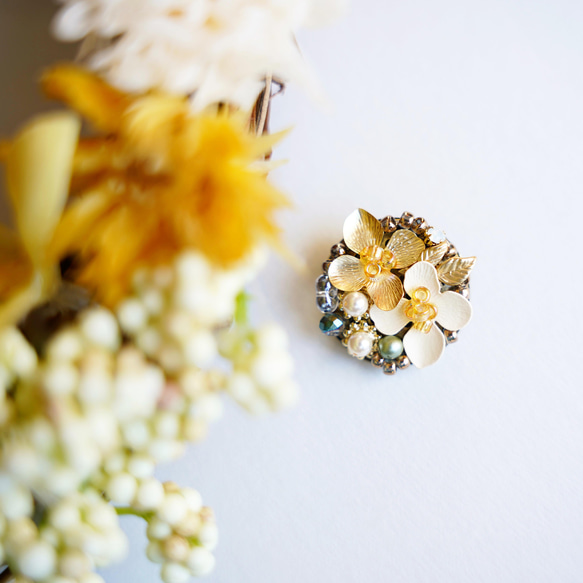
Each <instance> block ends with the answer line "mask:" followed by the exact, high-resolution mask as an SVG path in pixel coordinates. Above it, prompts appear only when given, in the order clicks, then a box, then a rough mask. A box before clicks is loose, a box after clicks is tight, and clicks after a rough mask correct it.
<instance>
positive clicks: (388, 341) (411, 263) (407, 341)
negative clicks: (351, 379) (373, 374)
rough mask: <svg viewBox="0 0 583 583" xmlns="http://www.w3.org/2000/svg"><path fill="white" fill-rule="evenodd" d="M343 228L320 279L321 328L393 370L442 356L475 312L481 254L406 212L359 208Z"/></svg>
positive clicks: (353, 352) (355, 352)
mask: <svg viewBox="0 0 583 583" xmlns="http://www.w3.org/2000/svg"><path fill="white" fill-rule="evenodd" d="M343 235H344V239H343V240H342V241H340V243H338V244H336V245H334V246H333V247H332V249H331V250H330V258H329V259H328V260H327V261H326V262H325V263H324V264H323V269H324V273H323V274H322V275H320V277H318V279H317V280H316V303H317V306H318V308H319V310H320V311H321V312H324V316H323V317H322V319H321V320H320V330H321V331H322V332H323V333H324V334H327V335H328V336H335V337H337V338H338V339H339V340H340V341H341V342H342V344H343V345H344V346H345V347H346V349H347V350H348V353H349V354H350V355H351V356H353V357H355V358H357V359H359V360H364V359H366V360H369V361H370V362H371V363H372V364H373V365H374V366H377V367H380V368H382V369H383V371H384V372H385V374H388V375H392V374H395V373H396V372H397V370H398V369H405V368H407V367H408V366H409V365H410V364H413V365H414V366H416V367H417V368H424V367H426V366H429V365H431V364H434V363H435V362H437V360H439V358H440V357H441V355H442V353H443V351H444V349H445V346H446V345H447V344H451V343H453V342H455V341H456V340H457V338H458V331H459V330H460V329H461V328H463V327H464V326H466V325H467V324H468V322H469V321H470V319H471V316H472V307H471V304H470V302H469V295H470V282H469V276H470V273H471V271H472V269H473V267H474V264H475V262H476V258H475V257H460V255H459V253H458V252H457V249H456V248H455V247H454V245H453V244H452V243H451V242H450V241H449V240H448V239H447V237H446V235H445V233H444V232H443V231H441V230H440V229H437V228H435V227H432V226H430V225H429V224H428V223H427V221H426V220H425V219H423V218H415V217H414V215H412V214H411V213H407V212H406V213H403V214H402V215H401V217H400V218H398V219H397V218H393V217H391V216H388V217H385V218H384V219H382V220H378V219H376V218H375V217H373V216H372V215H371V214H370V213H368V212H366V211H365V210H362V209H358V210H356V211H354V212H353V213H352V214H351V215H350V216H349V217H348V218H347V219H346V221H345V222H344V229H343Z"/></svg>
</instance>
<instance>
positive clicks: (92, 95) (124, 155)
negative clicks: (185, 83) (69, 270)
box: [43, 66, 287, 306]
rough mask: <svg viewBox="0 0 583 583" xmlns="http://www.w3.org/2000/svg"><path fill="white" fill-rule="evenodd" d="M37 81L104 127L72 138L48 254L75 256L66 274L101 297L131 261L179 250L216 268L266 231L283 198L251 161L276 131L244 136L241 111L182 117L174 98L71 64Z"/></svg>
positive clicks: (269, 233)
mask: <svg viewBox="0 0 583 583" xmlns="http://www.w3.org/2000/svg"><path fill="white" fill-rule="evenodd" d="M43 85H44V89H45V91H46V92H47V94H48V95H49V96H52V97H56V98H58V99H60V100H62V101H64V102H65V103H67V104H68V105H69V106H71V107H73V108H74V109H76V110H77V111H79V112H80V113H82V114H83V115H84V116H86V117H87V118H88V120H89V121H90V122H92V123H93V124H94V125H95V127H97V128H98V129H100V130H102V131H104V132H106V135H104V136H103V137H96V138H90V139H83V140H81V142H80V145H79V149H78V151H77V156H76V159H75V166H74V172H73V180H72V189H71V195H72V197H73V200H72V202H71V204H70V205H69V207H68V208H67V210H66V212H65V214H64V217H63V220H62V222H61V224H60V225H59V227H58V229H57V232H56V237H55V239H54V243H53V253H54V254H55V255H56V256H58V257H63V256H65V255H67V254H74V255H75V256H77V257H78V259H79V269H78V272H77V277H76V279H77V281H78V282H79V283H80V284H82V285H85V286H87V287H88V288H89V289H91V290H92V291H94V292H95V293H96V295H97V296H98V297H99V299H100V300H101V301H103V302H104V303H105V304H108V305H110V306H112V305H115V304H116V303H117V302H118V301H119V300H120V299H121V298H122V297H123V295H124V294H125V293H126V291H127V289H128V285H129V282H130V279H131V276H132V273H133V272H134V271H135V270H136V269H138V268H140V267H144V266H148V267H150V266H152V265H157V264H162V263H167V262H168V261H170V260H171V259H172V257H174V256H175V255H176V254H177V253H178V252H179V251H181V250H182V249H184V248H196V249H199V250H200V251H202V252H203V253H205V254H206V255H207V257H208V258H209V259H210V260H211V261H213V262H215V263H217V264H218V265H221V266H223V267H226V266H229V265H230V264H233V263H235V262H236V261H238V260H240V259H242V258H243V257H245V256H246V255H247V254H249V253H250V252H251V251H252V250H253V249H254V248H255V247H256V246H257V245H258V244H260V243H262V242H272V243H275V242H276V241H277V238H278V229H277V227H276V226H275V224H274V223H273V212H274V211H275V210H276V209H278V208H279V207H282V206H284V205H286V204H287V200H286V199H285V197H284V196H283V195H282V194H281V193H280V192H279V191H278V190H277V189H275V188H274V187H273V186H271V185H270V184H269V183H268V182H267V181H266V180H265V172H264V171H262V169H261V168H260V167H257V166H256V163H257V160H260V159H261V158H262V157H263V156H264V155H265V154H266V153H267V152H269V151H270V149H271V147H272V146H273V144H274V143H275V142H276V141H277V140H278V139H279V138H280V136H277V135H276V136H264V137H257V136H255V135H252V134H250V133H249V132H248V131H247V119H246V118H245V117H244V116H242V115H241V114H233V113H230V114H229V113H224V114H220V113H219V114H216V113H212V114H211V113H203V114H199V115H194V114H192V113H191V111H190V109H189V104H188V100H187V99H186V98H180V97H176V96H169V95H165V94H148V95H141V96H130V95H124V94H121V93H120V92H119V91H117V90H115V89H113V88H111V87H109V86H108V85H107V84H106V83H104V82H103V81H101V80H100V79H99V78H98V77H96V76H94V75H92V74H90V73H88V72H86V71H85V70H83V69H80V68H77V67H73V66H60V67H57V68H55V69H53V70H51V71H49V72H48V73H47V74H46V75H45V76H44V79H43Z"/></svg>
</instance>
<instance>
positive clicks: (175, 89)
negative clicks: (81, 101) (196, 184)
mask: <svg viewBox="0 0 583 583" xmlns="http://www.w3.org/2000/svg"><path fill="white" fill-rule="evenodd" d="M61 2H62V4H63V7H62V8H61V9H60V11H59V13H58V14H57V16H56V18H55V21H54V27H53V29H54V34H55V36H56V37H57V38H59V39H60V40H64V41H79V40H82V39H84V38H86V39H87V42H91V43H95V41H96V40H97V45H95V46H97V47H99V46H100V42H101V47H100V48H97V49H96V50H93V51H92V54H91V58H90V60H89V66H90V67H91V68H92V69H93V70H95V71H98V72H100V73H101V74H103V75H104V76H105V77H106V79H107V80H108V81H109V82H110V83H112V84H113V85H115V86H117V87H119V88H120V89H123V90H126V91H146V90H149V89H153V88H156V89H163V90H165V91H169V92H171V93H180V94H192V96H193V97H192V103H193V108H194V109H195V110H200V109H203V108H204V107H206V106H207V105H210V104H213V103H217V102H228V103H231V104H233V105H237V106H239V107H242V108H244V109H250V108H251V107H252V105H253V103H254V101H255V99H256V97H257V95H258V94H259V92H260V91H261V89H262V83H263V80H264V78H265V77H266V75H274V76H275V77H276V78H279V79H281V80H282V81H284V82H286V83H288V82H291V83H296V84H298V85H300V86H302V87H303V88H304V89H305V90H306V91H307V92H309V93H310V94H311V95H312V96H313V97H314V98H316V99H318V98H320V97H321V92H320V89H319V86H318V83H317V81H316V79H315V76H314V74H313V72H312V70H311V69H310V67H309V66H308V65H307V64H306V62H305V60H304V59H303V57H302V55H301V54H300V51H299V49H298V47H297V45H296V42H295V37H294V35H295V33H296V32H297V31H298V30H299V29H300V28H302V27H304V26H319V25H322V24H325V23H327V22H328V21H330V20H332V19H334V18H335V17H337V16H339V15H340V14H341V13H342V12H343V9H344V8H345V4H346V0H61ZM103 41H106V42H105V43H103Z"/></svg>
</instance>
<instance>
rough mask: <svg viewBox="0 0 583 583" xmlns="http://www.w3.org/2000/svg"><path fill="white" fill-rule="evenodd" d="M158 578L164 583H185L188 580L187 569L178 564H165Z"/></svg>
mask: <svg viewBox="0 0 583 583" xmlns="http://www.w3.org/2000/svg"><path fill="white" fill-rule="evenodd" d="M160 576H161V578H162V581H164V583H186V581H188V579H190V573H189V571H188V569H187V568H186V567H184V566H183V565H180V564H179V563H165V564H164V565H163V566H162V571H161V573H160Z"/></svg>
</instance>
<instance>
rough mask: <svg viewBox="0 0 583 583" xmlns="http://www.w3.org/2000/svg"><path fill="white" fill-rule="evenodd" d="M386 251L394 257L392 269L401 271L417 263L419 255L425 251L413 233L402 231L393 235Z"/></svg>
mask: <svg viewBox="0 0 583 583" xmlns="http://www.w3.org/2000/svg"><path fill="white" fill-rule="evenodd" d="M387 249H388V250H389V251H391V252H392V253H393V254H394V255H395V264H394V265H393V268H394V269H401V268H402V267H409V265H413V263H415V262H416V261H419V258H420V257H421V253H423V251H425V243H423V241H422V240H421V239H420V238H419V237H418V236H417V235H415V233H413V232H411V231H408V230H406V229H402V230H400V231H396V232H395V233H394V234H393V236H392V237H391V239H390V240H389V242H388V243H387Z"/></svg>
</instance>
